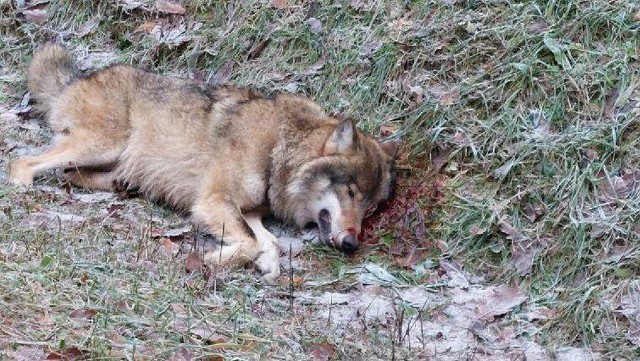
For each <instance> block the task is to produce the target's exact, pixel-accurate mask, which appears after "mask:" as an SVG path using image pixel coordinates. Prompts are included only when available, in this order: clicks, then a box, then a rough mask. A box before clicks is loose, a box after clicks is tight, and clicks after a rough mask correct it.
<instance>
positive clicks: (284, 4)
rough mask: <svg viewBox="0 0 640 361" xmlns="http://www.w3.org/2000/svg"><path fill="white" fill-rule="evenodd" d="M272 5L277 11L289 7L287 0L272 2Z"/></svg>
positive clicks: (274, 0) (273, 0)
mask: <svg viewBox="0 0 640 361" xmlns="http://www.w3.org/2000/svg"><path fill="white" fill-rule="evenodd" d="M271 5H272V6H273V7H274V8H276V9H285V8H287V7H289V1H287V0H271Z"/></svg>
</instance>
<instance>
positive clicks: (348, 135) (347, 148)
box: [322, 118, 358, 155]
mask: <svg viewBox="0 0 640 361" xmlns="http://www.w3.org/2000/svg"><path fill="white" fill-rule="evenodd" d="M357 147H358V132H357V131H356V124H355V122H354V121H353V119H351V118H348V119H345V120H343V121H342V122H340V124H338V126H336V129H334V131H333V133H331V135H330V136H329V139H327V141H326V142H325V143H324V150H323V152H322V153H323V154H324V155H332V154H349V153H352V152H353V151H355V150H356V148H357Z"/></svg>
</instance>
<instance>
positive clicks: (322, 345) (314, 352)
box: [307, 341, 336, 361]
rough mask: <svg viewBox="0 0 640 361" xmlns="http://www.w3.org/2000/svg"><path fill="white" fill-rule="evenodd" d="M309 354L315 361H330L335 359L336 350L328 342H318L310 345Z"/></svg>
mask: <svg viewBox="0 0 640 361" xmlns="http://www.w3.org/2000/svg"><path fill="white" fill-rule="evenodd" d="M307 352H308V353H309V357H310V358H311V359H312V360H314V361H328V360H332V359H334V356H335V354H336V348H335V346H333V345H332V344H330V343H329V342H327V341H324V342H316V343H312V344H311V345H309V347H308V348H307Z"/></svg>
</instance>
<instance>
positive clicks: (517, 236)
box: [500, 222, 524, 242]
mask: <svg viewBox="0 0 640 361" xmlns="http://www.w3.org/2000/svg"><path fill="white" fill-rule="evenodd" d="M500 231H501V232H502V233H504V234H505V235H506V236H507V239H510V240H512V241H514V242H518V241H520V240H521V239H522V238H524V237H523V236H522V234H521V233H520V231H518V230H517V229H515V228H514V227H513V226H512V225H510V224H509V223H507V222H501V223H500Z"/></svg>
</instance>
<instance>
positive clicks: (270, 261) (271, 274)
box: [244, 213, 280, 282]
mask: <svg viewBox="0 0 640 361" xmlns="http://www.w3.org/2000/svg"><path fill="white" fill-rule="evenodd" d="M244 218H245V220H246V221H247V224H249V227H251V229H252V230H253V233H254V234H255V235H256V239H257V240H258V245H259V246H260V254H259V255H258V258H257V259H256V260H255V261H254V262H255V264H256V265H257V266H258V268H260V270H261V271H262V272H263V273H264V278H265V279H266V280H268V281H271V282H273V281H275V280H276V279H277V278H278V276H280V248H278V240H277V238H276V236H274V235H273V234H272V233H271V232H269V230H267V229H266V228H264V225H263V224H262V215H261V214H260V213H247V214H245V215H244Z"/></svg>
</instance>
